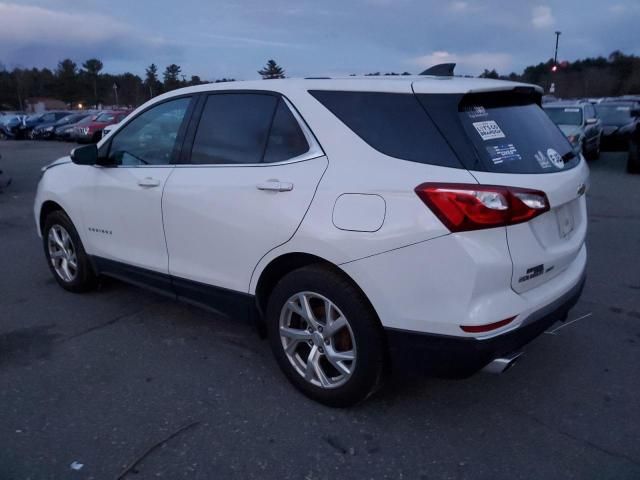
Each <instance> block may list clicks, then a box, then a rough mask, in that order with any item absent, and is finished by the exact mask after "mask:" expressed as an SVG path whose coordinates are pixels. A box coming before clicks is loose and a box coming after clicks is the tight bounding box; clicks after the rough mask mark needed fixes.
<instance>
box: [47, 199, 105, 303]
mask: <svg viewBox="0 0 640 480" xmlns="http://www.w3.org/2000/svg"><path fill="white" fill-rule="evenodd" d="M42 241H43V242H42V243H43V247H44V254H45V257H46V258H47V263H48V265H49V269H50V270H51V273H52V274H53V276H54V278H55V279H56V281H57V282H58V284H59V285H60V286H61V287H62V288H64V289H65V290H68V291H70V292H76V293H80V292H86V291H88V290H91V289H93V288H94V287H95V286H96V284H97V276H96V274H95V272H94V270H93V267H92V265H91V261H90V260H89V256H88V255H87V254H86V252H85V250H84V247H83V245H82V242H81V241H80V237H79V236H78V232H77V231H76V229H75V227H74V226H73V223H72V222H71V220H70V219H69V217H68V216H67V215H66V214H65V213H64V212H63V211H61V210H56V211H54V212H52V213H50V214H49V215H48V216H47V218H46V219H45V222H44V228H43V232H42ZM52 257H53V259H52ZM65 265H66V267H65ZM74 265H75V266H74Z"/></svg>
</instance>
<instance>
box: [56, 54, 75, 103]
mask: <svg viewBox="0 0 640 480" xmlns="http://www.w3.org/2000/svg"><path fill="white" fill-rule="evenodd" d="M56 83H57V84H58V95H59V96H60V98H61V99H62V100H64V101H65V102H67V103H73V101H74V100H75V99H76V98H78V90H79V89H78V66H77V65H76V63H75V62H74V61H72V60H70V59H68V58H66V59H64V60H62V61H61V62H59V63H58V68H57V69H56Z"/></svg>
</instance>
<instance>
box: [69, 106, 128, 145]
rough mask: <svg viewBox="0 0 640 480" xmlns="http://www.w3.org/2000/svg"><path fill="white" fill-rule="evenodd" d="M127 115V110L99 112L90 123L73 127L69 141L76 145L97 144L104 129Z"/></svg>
mask: <svg viewBox="0 0 640 480" xmlns="http://www.w3.org/2000/svg"><path fill="white" fill-rule="evenodd" d="M129 113H130V112H129V111H128V110H126V111H125V110H117V111H111V110H105V111H103V112H100V113H99V114H98V115H97V116H96V117H95V119H94V120H92V121H91V122H88V123H85V124H83V125H78V126H77V127H75V128H74V129H73V133H72V134H71V139H72V140H75V141H76V142H78V143H97V142H98V141H99V140H100V139H101V138H102V130H103V129H104V127H106V126H108V125H113V124H115V123H120V122H121V121H122V120H123V119H124V118H125V117H126V116H127V115H129Z"/></svg>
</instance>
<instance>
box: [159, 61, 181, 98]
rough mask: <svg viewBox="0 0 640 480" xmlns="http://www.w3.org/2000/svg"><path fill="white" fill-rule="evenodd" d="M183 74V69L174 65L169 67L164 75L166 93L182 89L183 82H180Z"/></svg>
mask: <svg viewBox="0 0 640 480" xmlns="http://www.w3.org/2000/svg"><path fill="white" fill-rule="evenodd" d="M181 73H182V69H181V68H180V67H179V66H178V65H176V64H175V63H172V64H171V65H168V66H167V68H166V69H165V71H164V73H163V74H162V75H163V77H164V89H165V91H167V92H168V91H169V90H175V89H176V88H180V87H182V81H181V80H180V74H181Z"/></svg>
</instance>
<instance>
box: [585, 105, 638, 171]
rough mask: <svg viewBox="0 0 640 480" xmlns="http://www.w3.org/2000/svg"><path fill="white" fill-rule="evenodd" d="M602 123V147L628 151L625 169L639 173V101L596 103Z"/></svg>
mask: <svg viewBox="0 0 640 480" xmlns="http://www.w3.org/2000/svg"><path fill="white" fill-rule="evenodd" d="M596 109H597V111H598V115H599V116H600V118H601V119H602V122H603V123H604V133H603V137H602V148H603V149H604V150H613V151H628V152H629V157H628V161H627V171H629V172H630V173H640V158H639V157H640V152H639V149H640V103H639V102H635V101H620V100H618V101H607V102H602V103H600V104H599V105H596Z"/></svg>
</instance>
